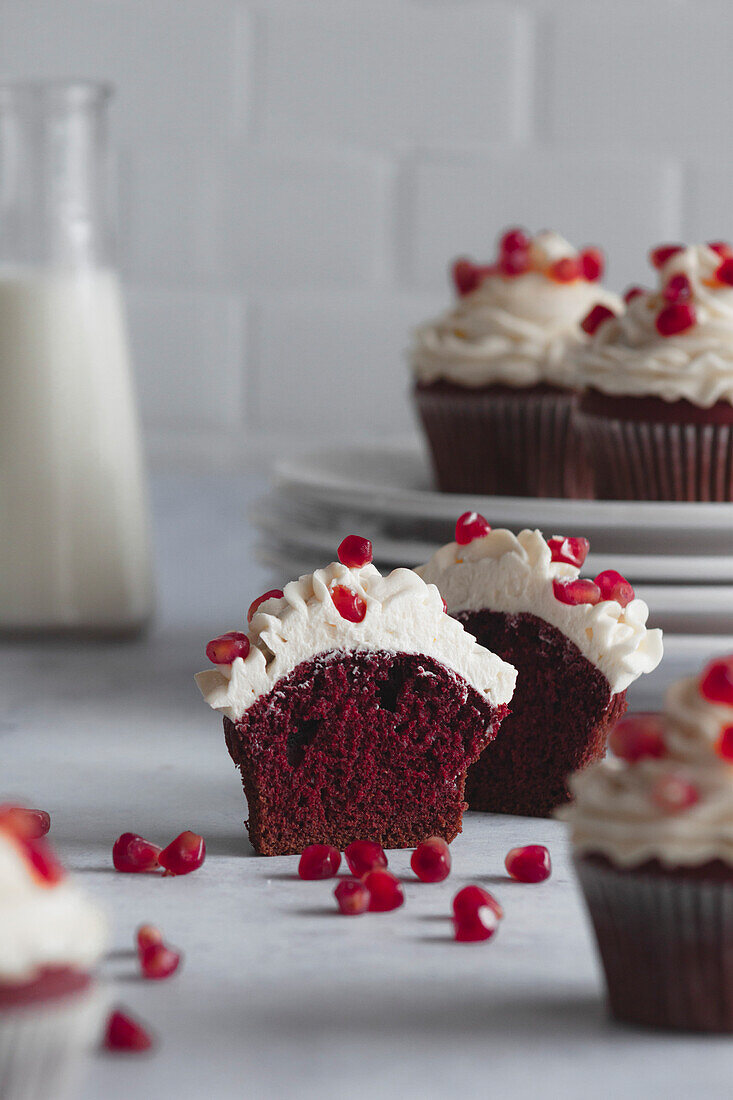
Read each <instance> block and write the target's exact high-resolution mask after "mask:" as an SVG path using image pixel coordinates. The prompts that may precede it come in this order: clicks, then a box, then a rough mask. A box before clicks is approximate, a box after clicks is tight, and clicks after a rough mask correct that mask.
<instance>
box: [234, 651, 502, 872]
mask: <svg viewBox="0 0 733 1100" xmlns="http://www.w3.org/2000/svg"><path fill="white" fill-rule="evenodd" d="M506 713H507V708H506V707H505V706H500V707H494V706H492V705H491V704H490V703H488V702H487V701H486V699H485V698H484V697H483V696H482V695H480V694H479V692H477V691H476V690H475V689H474V688H472V687H471V686H470V685H469V684H468V683H466V682H465V681H464V680H462V679H460V678H459V677H458V676H456V674H455V673H453V672H452V671H451V670H450V669H448V668H446V666H445V665H442V664H440V663H439V662H438V661H435V660H433V659H432V658H431V657H426V656H424V655H421V654H414V653H386V652H346V651H335V652H330V653H324V654H322V655H319V656H317V657H314V658H312V659H311V660H308V661H303V662H302V663H301V664H300V665H298V666H297V668H295V669H294V670H293V671H292V672H291V673H290V675H289V676H287V677H285V678H283V679H282V680H281V681H279V682H278V683H277V684H276V685H275V687H274V689H273V690H272V691H271V692H269V693H268V694H267V695H263V696H262V697H261V698H259V699H258V700H257V701H256V702H255V703H253V704H252V706H251V707H249V709H248V710H247V711H245V713H244V716H243V717H242V719H241V721H240V722H238V723H236V724H235V723H234V722H232V721H230V720H229V719H228V718H225V719H224V730H225V735H226V742H227V747H228V749H229V752H230V755H231V757H232V759H233V760H234V763H235V764H236V765H237V767H238V768H239V770H240V772H241V775H242V782H243V786H244V791H245V794H246V796H247V802H248V806H249V821H248V822H247V827H248V829H249V835H250V840H251V842H252V844H253V846H254V848H255V849H256V850H257V851H258V852H260V853H261V854H262V855H287V854H299V853H300V852H302V851H303V849H304V848H305V847H306V846H307V845H309V844H330V845H333V846H334V847H335V848H338V849H339V850H340V851H343V850H344V849H345V848H346V847H347V845H349V844H350V843H351V842H352V841H354V840H359V839H362V838H364V837H369V838H370V839H371V840H374V841H377V842H378V843H379V844H381V845H382V846H383V847H385V848H408V847H409V848H412V847H415V846H416V845H417V844H419V843H420V841H421V840H424V839H425V838H427V837H429V836H442V837H444V838H445V839H446V840H447V841H449V842H450V841H451V840H452V839H453V838H454V837H455V836H456V834H457V833H459V832H460V831H461V818H462V814H463V810H464V808H465V803H464V800H463V789H464V784H465V774H466V769H467V768H468V766H469V765H470V764H472V763H473V762H474V761H475V760H477V759H478V757H479V755H480V753H481V751H482V749H483V748H485V746H486V745H488V743H489V742H490V741H491V740H492V739H493V738H494V737H495V736H496V731H497V729H498V727H499V723H500V722H501V720H502V718H503V717H504V715H505V714H506Z"/></svg>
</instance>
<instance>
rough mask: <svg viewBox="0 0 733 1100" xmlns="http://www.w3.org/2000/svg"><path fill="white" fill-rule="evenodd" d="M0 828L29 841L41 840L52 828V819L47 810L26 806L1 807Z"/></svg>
mask: <svg viewBox="0 0 733 1100" xmlns="http://www.w3.org/2000/svg"><path fill="white" fill-rule="evenodd" d="M0 826H2V827H3V828H5V829H8V830H9V831H10V832H12V833H15V835H16V836H19V837H25V838H26V839H28V840H40V838H41V837H42V836H45V835H46V833H47V832H48V831H49V829H50V828H51V818H50V816H49V815H48V814H47V813H46V811H45V810H31V809H28V807H26V806H9V805H3V806H0Z"/></svg>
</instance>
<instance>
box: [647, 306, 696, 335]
mask: <svg viewBox="0 0 733 1100" xmlns="http://www.w3.org/2000/svg"><path fill="white" fill-rule="evenodd" d="M696 321H697V315H696V313H695V307H694V306H693V305H691V303H690V302H679V303H677V304H675V305H669V306H665V307H664V309H663V310H661V311H660V312H659V313H658V314H657V319H656V322H655V324H656V329H657V332H658V333H659V335H660V336H676V335H677V334H678V333H679V332H687V330H688V328H692V327H693V325H694V324H695V322H696Z"/></svg>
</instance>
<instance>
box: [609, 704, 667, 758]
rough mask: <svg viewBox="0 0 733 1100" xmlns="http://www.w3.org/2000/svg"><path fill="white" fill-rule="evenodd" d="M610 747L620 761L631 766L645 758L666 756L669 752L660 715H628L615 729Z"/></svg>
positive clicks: (610, 739) (610, 740)
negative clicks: (626, 761) (624, 761)
mask: <svg viewBox="0 0 733 1100" xmlns="http://www.w3.org/2000/svg"><path fill="white" fill-rule="evenodd" d="M608 747H609V748H610V750H611V752H612V753H613V754H614V755H615V756H618V757H619V759H620V760H628V762H629V763H630V764H635V763H636V761H637V760H642V759H643V758H644V757H645V756H651V757H653V758H659V757H661V756H664V755H665V753H666V751H667V750H666V746H665V744H664V727H663V725H662V719H661V717H660V715H658V714H627V715H626V716H625V717H624V718H621V719H620V721H618V722H617V723H616V725H615V726H614V727H613V730H612V731H611V736H610V737H609V739H608Z"/></svg>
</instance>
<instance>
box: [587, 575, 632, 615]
mask: <svg viewBox="0 0 733 1100" xmlns="http://www.w3.org/2000/svg"><path fill="white" fill-rule="evenodd" d="M596 584H597V585H598V587H599V588H600V590H601V599H602V600H615V601H616V603H620V604H621V606H622V607H626V605H627V604H628V603H631V601H632V600H633V599H634V598H635V597H634V589H633V588H632V587H631V585H630V584H629V582H628V581H627V580H626V577H622V576H621V574H620V573H617V572H616V570H615V569H604V570H603V572H602V573H599V574H598V576H597V577H596Z"/></svg>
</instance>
